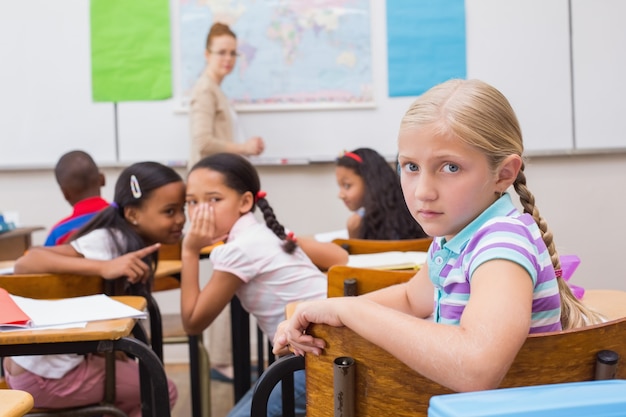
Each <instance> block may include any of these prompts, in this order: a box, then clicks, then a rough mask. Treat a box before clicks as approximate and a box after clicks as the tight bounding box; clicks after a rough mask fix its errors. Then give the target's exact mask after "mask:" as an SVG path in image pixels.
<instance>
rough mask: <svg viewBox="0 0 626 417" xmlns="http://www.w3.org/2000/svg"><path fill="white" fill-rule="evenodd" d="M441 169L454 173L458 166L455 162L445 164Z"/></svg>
mask: <svg viewBox="0 0 626 417" xmlns="http://www.w3.org/2000/svg"><path fill="white" fill-rule="evenodd" d="M443 169H444V171H446V172H450V173H454V172H458V171H459V166H458V165H455V164H446V165H445V166H444V168H443Z"/></svg>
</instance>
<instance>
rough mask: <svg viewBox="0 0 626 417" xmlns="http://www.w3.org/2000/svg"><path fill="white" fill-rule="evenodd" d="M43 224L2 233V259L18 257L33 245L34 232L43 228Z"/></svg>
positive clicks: (0, 235) (0, 247)
mask: <svg viewBox="0 0 626 417" xmlns="http://www.w3.org/2000/svg"><path fill="white" fill-rule="evenodd" d="M43 229H44V228H43V227H41V226H36V227H18V228H16V229H14V230H10V231H8V232H4V233H0V261H6V260H11V259H17V258H19V257H20V256H22V255H23V254H24V252H25V251H26V249H28V248H30V247H31V246H32V238H31V235H32V233H33V232H36V231H38V230H43Z"/></svg>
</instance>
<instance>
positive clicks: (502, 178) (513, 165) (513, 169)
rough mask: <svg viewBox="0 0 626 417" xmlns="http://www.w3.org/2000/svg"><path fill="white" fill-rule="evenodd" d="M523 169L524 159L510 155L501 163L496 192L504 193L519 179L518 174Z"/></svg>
mask: <svg viewBox="0 0 626 417" xmlns="http://www.w3.org/2000/svg"><path fill="white" fill-rule="evenodd" d="M521 168H522V157H521V156H519V155H509V156H507V157H506V158H504V160H503V161H502V162H501V163H500V167H499V168H498V175H497V180H496V187H497V189H496V192H497V193H503V192H505V191H506V190H507V188H509V187H510V186H511V185H512V184H513V183H514V182H515V180H516V179H517V174H519V170H520V169H521Z"/></svg>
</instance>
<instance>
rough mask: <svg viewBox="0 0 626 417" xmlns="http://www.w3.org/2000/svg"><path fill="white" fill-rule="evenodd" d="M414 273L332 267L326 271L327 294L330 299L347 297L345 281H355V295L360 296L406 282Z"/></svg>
mask: <svg viewBox="0 0 626 417" xmlns="http://www.w3.org/2000/svg"><path fill="white" fill-rule="evenodd" d="M414 275H415V271H412V270H411V271H388V270H380V269H367V268H354V267H350V266H345V265H337V266H333V267H331V268H330V269H329V270H328V293H327V296H328V297H329V298H330V297H341V296H343V295H348V294H345V293H344V288H345V284H346V280H355V282H354V284H353V285H356V293H355V294H350V295H360V294H365V293H368V292H371V291H375V290H378V289H381V288H384V287H389V286H390V285H395V284H400V283H403V282H407V281H408V280H410V279H411V278H412V277H413V276H414Z"/></svg>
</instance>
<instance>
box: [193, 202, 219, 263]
mask: <svg viewBox="0 0 626 417" xmlns="http://www.w3.org/2000/svg"><path fill="white" fill-rule="evenodd" d="M216 229H217V228H216V225H215V209H214V208H213V207H212V206H210V205H209V204H208V203H200V204H199V205H198V207H197V208H196V209H195V210H194V213H193V217H192V218H191V223H190V227H189V230H188V231H187V233H186V234H185V237H184V239H183V247H184V248H185V249H188V250H191V251H194V252H198V253H200V251H201V250H202V248H204V247H205V246H210V245H213V244H215V243H217V242H219V241H221V240H224V239H226V237H228V235H220V236H216Z"/></svg>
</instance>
